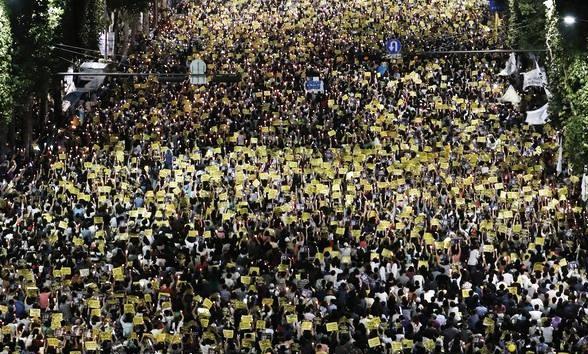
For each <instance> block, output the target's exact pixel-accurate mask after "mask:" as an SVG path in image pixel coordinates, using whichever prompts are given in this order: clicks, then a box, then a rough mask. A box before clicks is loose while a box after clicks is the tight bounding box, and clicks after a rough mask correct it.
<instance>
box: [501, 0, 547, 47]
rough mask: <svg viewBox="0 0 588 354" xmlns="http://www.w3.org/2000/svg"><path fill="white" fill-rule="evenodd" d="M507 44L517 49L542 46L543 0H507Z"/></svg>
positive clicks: (543, 41) (543, 25)
mask: <svg viewBox="0 0 588 354" xmlns="http://www.w3.org/2000/svg"><path fill="white" fill-rule="evenodd" d="M508 8H509V28H508V42H509V45H510V46H511V47H513V48H517V49H537V48H543V46H544V43H545V14H544V6H543V0H509V6H508Z"/></svg>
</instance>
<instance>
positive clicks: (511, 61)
mask: <svg viewBox="0 0 588 354" xmlns="http://www.w3.org/2000/svg"><path fill="white" fill-rule="evenodd" d="M516 72H517V57H516V56H515V53H510V56H509V57H508V61H507V62H506V66H505V67H504V69H502V71H501V72H500V73H498V75H499V76H510V75H512V74H514V73H516Z"/></svg>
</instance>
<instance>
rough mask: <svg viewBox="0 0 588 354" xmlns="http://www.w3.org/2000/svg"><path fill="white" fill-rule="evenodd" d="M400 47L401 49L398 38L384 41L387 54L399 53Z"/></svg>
mask: <svg viewBox="0 0 588 354" xmlns="http://www.w3.org/2000/svg"><path fill="white" fill-rule="evenodd" d="M400 49H402V46H401V45H400V41H399V40H398V39H389V40H388V41H387V42H386V51H388V53H389V54H400Z"/></svg>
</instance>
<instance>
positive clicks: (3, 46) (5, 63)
mask: <svg viewBox="0 0 588 354" xmlns="http://www.w3.org/2000/svg"><path fill="white" fill-rule="evenodd" d="M11 45H12V33H11V30H10V20H9V18H8V13H7V11H6V8H5V6H4V2H1V3H0V120H1V121H2V122H8V121H9V120H10V119H11V117H12V107H13V103H12V82H11V77H10V66H11V62H12V49H11ZM0 126H2V124H0Z"/></svg>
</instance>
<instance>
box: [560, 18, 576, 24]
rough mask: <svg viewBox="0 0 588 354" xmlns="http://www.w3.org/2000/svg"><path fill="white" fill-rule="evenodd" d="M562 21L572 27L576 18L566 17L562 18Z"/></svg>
mask: <svg viewBox="0 0 588 354" xmlns="http://www.w3.org/2000/svg"><path fill="white" fill-rule="evenodd" d="M563 21H564V23H565V24H566V25H573V24H574V23H576V18H575V17H574V16H566V17H564V18H563Z"/></svg>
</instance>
